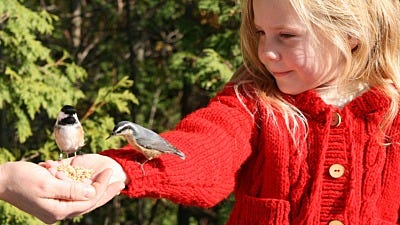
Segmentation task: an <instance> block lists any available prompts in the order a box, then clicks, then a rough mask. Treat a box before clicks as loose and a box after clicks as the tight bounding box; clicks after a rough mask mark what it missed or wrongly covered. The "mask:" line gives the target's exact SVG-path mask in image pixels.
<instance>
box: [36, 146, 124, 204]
mask: <svg viewBox="0 0 400 225" xmlns="http://www.w3.org/2000/svg"><path fill="white" fill-rule="evenodd" d="M60 164H64V165H72V166H75V167H83V168H86V169H92V170H93V171H94V174H93V177H97V176H99V175H100V174H101V171H104V170H107V169H110V170H112V175H111V177H110V180H109V184H110V185H111V184H113V183H119V184H127V183H128V179H127V176H126V174H125V172H124V170H123V169H122V167H121V165H120V164H119V163H117V162H116V161H115V160H113V159H112V158H110V157H107V156H103V155H99V154H84V155H78V156H75V157H71V158H67V159H64V160H62V161H51V160H49V161H46V162H44V163H41V165H42V166H43V167H45V168H47V169H48V170H49V171H50V173H51V174H53V175H54V176H55V177H57V178H59V179H62V180H68V179H69V178H67V177H66V175H65V173H64V172H60V171H57V167H58V166H59V165H60ZM122 189H123V187H122V188H120V189H109V190H107V191H106V192H104V193H103V195H102V196H101V198H100V199H99V201H98V202H96V204H95V205H94V206H93V207H92V208H91V209H90V210H89V211H91V210H94V209H95V208H97V207H100V206H102V205H104V204H105V203H107V202H108V201H109V200H111V199H112V198H113V197H114V196H115V195H118V194H119V193H120V191H121V190H122ZM87 212H88V211H87Z"/></svg>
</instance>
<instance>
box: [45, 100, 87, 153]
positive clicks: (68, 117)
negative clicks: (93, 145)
mask: <svg viewBox="0 0 400 225" xmlns="http://www.w3.org/2000/svg"><path fill="white" fill-rule="evenodd" d="M53 134H54V137H55V139H56V143H57V146H58V148H59V149H60V151H61V152H60V157H59V160H61V159H62V158H63V153H65V154H66V155H67V158H68V155H69V154H71V153H74V156H76V151H78V150H79V149H80V148H81V147H83V146H84V145H85V140H84V136H85V135H84V132H83V128H82V125H81V123H80V122H79V119H78V115H77V114H76V110H75V108H74V107H72V106H70V105H64V106H63V107H62V109H61V111H60V112H59V113H58V116H57V121H56V124H55V125H54V130H53Z"/></svg>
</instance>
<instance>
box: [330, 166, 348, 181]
mask: <svg viewBox="0 0 400 225" xmlns="http://www.w3.org/2000/svg"><path fill="white" fill-rule="evenodd" d="M343 174H344V166H342V165H340V164H332V166H330V167H329V175H331V177H333V178H339V177H341V176H343Z"/></svg>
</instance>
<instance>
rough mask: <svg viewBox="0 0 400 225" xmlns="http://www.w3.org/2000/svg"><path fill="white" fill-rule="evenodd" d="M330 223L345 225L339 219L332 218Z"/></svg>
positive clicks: (332, 224)
mask: <svg viewBox="0 0 400 225" xmlns="http://www.w3.org/2000/svg"><path fill="white" fill-rule="evenodd" d="M329 225H344V224H343V223H342V222H341V221H339V220H332V221H330V222H329Z"/></svg>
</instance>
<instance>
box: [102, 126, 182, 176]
mask: <svg viewBox="0 0 400 225" xmlns="http://www.w3.org/2000/svg"><path fill="white" fill-rule="evenodd" d="M112 136H124V137H125V139H126V140H127V141H128V143H129V144H130V145H131V146H132V147H133V148H134V149H135V150H136V151H138V152H140V153H142V154H143V155H144V156H145V157H146V161H144V162H143V163H139V164H140V165H141V166H143V164H145V163H146V162H147V161H149V160H152V159H154V158H157V157H159V156H160V155H162V154H165V153H167V154H175V155H177V156H179V157H180V158H181V159H185V154H184V153H183V152H181V151H179V150H178V149H177V148H175V147H174V146H173V145H172V144H170V143H169V142H168V141H167V140H165V139H164V138H162V137H161V136H160V135H158V134H157V133H155V132H154V131H152V130H149V129H147V128H144V127H142V126H140V125H138V124H136V123H132V122H129V121H121V122H119V123H117V125H115V127H114V129H113V131H112V133H111V135H110V136H109V137H107V139H108V138H110V137H112ZM142 171H143V167H142ZM143 172H144V171H143Z"/></svg>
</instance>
